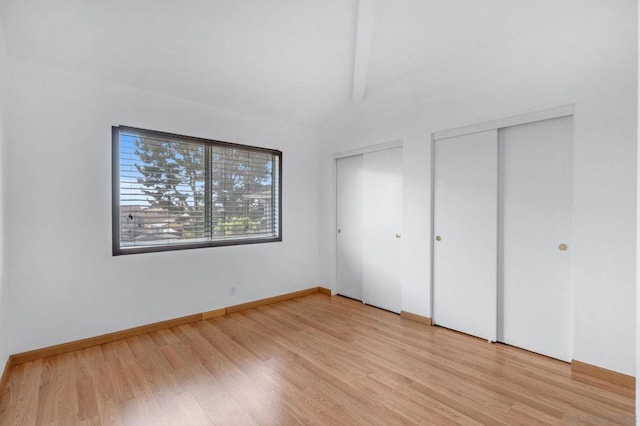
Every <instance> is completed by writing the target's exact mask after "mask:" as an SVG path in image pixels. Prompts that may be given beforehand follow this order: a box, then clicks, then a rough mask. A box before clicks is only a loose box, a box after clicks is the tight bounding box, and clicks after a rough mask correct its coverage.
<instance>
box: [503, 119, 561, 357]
mask: <svg viewBox="0 0 640 426" xmlns="http://www.w3.org/2000/svg"><path fill="white" fill-rule="evenodd" d="M571 141H572V119H571V117H563V118H556V119H552V120H545V121H539V122H535V123H530V124H523V125H519V126H513V127H508V128H505V129H502V130H500V150H501V156H502V174H503V176H502V177H503V211H502V224H503V244H502V250H501V251H502V257H503V261H502V264H503V278H502V290H501V298H500V299H501V304H502V305H503V306H502V312H503V314H502V318H501V324H502V325H501V327H500V328H501V334H502V335H501V336H500V340H501V341H503V342H505V343H508V344H510V345H514V346H518V347H521V348H524V349H528V350H531V351H534V352H538V353H541V354H544V355H548V356H551V357H554V358H558V359H561V360H564V361H570V360H571V346H572V343H571V335H572V333H571V312H572V311H571V274H572V272H571V270H572V264H571V248H572V247H571Z"/></svg>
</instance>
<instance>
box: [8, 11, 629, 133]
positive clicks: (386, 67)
mask: <svg viewBox="0 0 640 426" xmlns="http://www.w3.org/2000/svg"><path fill="white" fill-rule="evenodd" d="M614 1H625V0H614ZM606 4H607V1H603V0H483V1H478V0H269V1H265V0H181V1H175V0H101V1H89V0H2V1H1V2H0V19H2V27H3V30H4V32H5V40H6V45H7V51H8V54H9V55H11V56H13V57H15V58H19V59H23V60H27V61H32V62H36V63H39V64H42V65H46V66H53V67H58V68H62V69H66V70H69V71H72V72H76V73H86V74H89V75H92V76H94V77H97V78H103V79H107V80H111V81H115V82H119V83H123V84H127V85H131V86H135V87H139V88H143V89H147V90H152V91H155V92H160V93H166V94H169V95H173V96H178V97H181V98H186V99H190V100H194V101H197V102H202V103H206V104H210V105H215V106H218V107H223V108H229V109H233V110H236V111H239V112H242V113H247V114H253V115H258V116H263V117H268V118H272V119H276V120H282V121H287V122H292V123H296V124H300V125H305V126H311V127H315V128H320V127H322V126H324V125H325V124H326V123H327V122H328V121H330V120H331V119H332V117H335V116H336V114H340V113H341V112H343V111H347V110H349V109H352V108H354V105H355V107H357V106H358V104H360V103H366V102H367V101H368V99H369V98H370V97H371V96H375V94H376V92H379V91H384V90H385V88H387V89H388V88H390V87H397V86H394V85H397V84H398V83H399V82H405V83H406V84H404V86H403V87H400V88H398V90H400V91H402V90H404V91H407V92H411V94H412V95H413V96H422V97H428V96H431V94H432V93H433V90H434V88H436V87H438V86H442V85H452V86H456V85H463V86H464V84H465V83H467V84H468V83H469V81H471V80H477V79H478V78H479V77H478V76H484V77H483V78H485V80H486V79H487V78H488V79H489V80H490V76H491V75H493V74H495V73H496V71H497V70H499V69H500V68H504V66H505V64H504V63H502V62H503V61H502V59H504V58H505V57H509V58H511V60H510V62H509V63H508V64H507V65H506V66H510V67H512V68H514V67H515V68H514V69H513V71H514V72H516V71H517V68H518V66H519V65H526V67H524V66H523V70H522V73H523V75H524V77H525V78H526V77H527V75H528V72H527V70H526V69H525V68H527V67H529V68H531V66H532V65H534V64H538V66H539V65H540V62H543V61H551V62H550V64H547V66H560V67H562V66H563V61H574V60H575V59H576V57H575V55H576V54H579V55H582V56H583V57H584V56H585V55H584V54H585V52H583V51H578V52H577V53H576V50H575V48H576V47H578V48H579V49H583V50H584V45H582V44H581V40H579V39H577V37H582V36H581V35H580V34H583V33H582V32H579V31H577V32H576V31H574V30H575V29H576V27H577V26H578V27H580V26H581V27H584V26H585V25H588V26H593V32H594V39H598V40H600V39H602V38H603V37H608V34H598V31H599V27H598V25H597V22H589V21H588V19H593V16H596V15H597V14H594V13H592V12H593V8H599V9H601V10H602V11H603V13H604V14H605V15H606ZM589 10H591V13H589V14H586V13H585V11H589ZM587 17H588V19H587ZM605 18H606V17H605ZM615 42H616V41H615V37H613V38H611V42H610V44H615ZM552 44H553V45H554V48H556V49H555V52H556V53H555V56H553V57H551V58H549V57H548V55H549V52H550V49H549V47H550V46H551V45H552ZM558 46H559V49H558V48H557V47H558ZM607 46H609V44H605V45H603V46H601V48H600V51H596V52H594V53H593V54H587V55H586V56H588V57H592V59H593V61H594V64H585V65H587V66H596V63H597V62H596V61H601V60H602V58H601V57H600V56H599V55H601V54H602V53H603V52H604V53H605V54H606V49H607ZM572 55H573V56H572ZM608 60H615V57H614V56H613V55H612V57H611V58H609V59H608ZM533 68H535V67H533ZM542 69H544V68H542ZM518 72H519V71H518ZM530 72H533V71H530ZM535 72H536V75H538V74H540V72H539V69H536V70H535ZM498 74H499V75H503V74H504V73H498ZM530 77H531V76H530ZM541 77H542V78H544V75H542V76H541ZM501 78H502V77H501ZM536 78H539V77H536ZM485 83H487V81H485Z"/></svg>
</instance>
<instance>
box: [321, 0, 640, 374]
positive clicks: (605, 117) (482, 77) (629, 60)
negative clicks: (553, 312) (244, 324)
mask: <svg viewBox="0 0 640 426" xmlns="http://www.w3.org/2000/svg"><path fill="white" fill-rule="evenodd" d="M636 16H637V5H636V2H633V1H626V0H625V1H616V2H597V1H591V2H585V3H584V7H582V8H580V10H576V13H575V14H574V15H571V16H568V17H565V18H566V20H560V21H558V23H557V26H558V27H557V28H552V27H549V28H546V27H545V28H544V30H541V31H540V32H536V33H532V34H523V36H522V37H521V38H520V39H517V40H505V42H504V43H503V44H501V45H496V46H488V47H486V48H485V49H484V50H482V51H478V52H475V53H474V54H471V55H470V56H469V57H465V58H457V59H454V60H453V61H452V62H451V63H450V64H438V66H436V67H431V69H425V70H422V71H421V72H416V73H415V74H413V75H408V76H406V77H405V78H404V79H403V80H402V81H399V82H398V83H397V84H395V85H392V86H389V87H387V88H384V89H379V90H377V91H373V92H370V93H368V94H367V99H366V101H365V102H364V103H362V104H360V105H357V106H354V107H352V108H349V109H345V110H344V111H342V113H341V114H338V115H336V117H335V119H334V120H333V122H332V126H331V128H329V129H327V130H326V131H325V134H324V136H323V140H326V141H329V143H328V144H327V145H326V146H325V147H324V148H323V150H324V151H323V154H322V156H323V159H324V164H323V167H322V169H321V173H322V187H323V189H325V191H324V192H323V193H322V194H321V197H322V199H321V206H322V207H323V209H324V210H323V215H322V217H323V218H325V220H324V221H323V222H322V225H321V228H322V231H321V232H322V239H321V254H322V255H323V257H322V259H321V271H322V281H323V282H328V283H334V281H335V279H334V271H335V250H334V247H333V245H332V241H333V239H334V235H335V234H334V229H333V228H334V226H333V222H332V220H331V218H333V216H334V210H333V209H334V208H335V205H334V204H332V200H333V196H334V195H333V187H332V183H331V175H332V173H333V170H332V160H331V153H333V152H339V151H344V150H347V149H352V148H356V147H362V146H366V145H373V144H377V143H382V142H386V141H391V140H397V139H402V140H403V141H404V154H405V171H404V182H405V189H404V212H405V216H404V230H403V244H404V253H405V256H404V259H403V262H404V264H403V268H404V270H403V283H402V294H403V299H402V300H403V302H402V303H403V305H402V309H403V310H406V311H410V312H414V313H417V314H420V315H425V316H431V310H430V303H431V300H430V290H429V282H430V263H429V259H430V236H429V232H430V225H429V224H430V221H431V217H430V173H431V172H430V164H431V157H430V142H429V138H430V134H431V133H432V132H435V131H439V130H444V129H449V128H455V127H460V126H464V125H468V124H473V123H478V122H483V121H489V120H495V119H499V118H504V117H508V116H511V115H516V114H521V113H525V112H531V111H536V110H541V109H546V108H552V107H557V106H562V105H567V104H572V103H575V111H576V112H575V116H574V153H573V156H574V157H573V160H574V211H575V213H574V240H573V242H572V247H571V249H572V253H573V256H574V263H575V270H574V278H575V291H574V304H575V306H574V342H573V348H574V351H573V358H574V359H577V360H580V361H584V362H587V363H591V364H595V365H598V366H601V367H604V368H609V369H612V370H615V371H619V372H622V373H626V374H631V375H634V374H635V355H634V351H635V344H634V339H635V323H634V321H633V318H635V262H636V255H635V253H636V240H635V238H636V237H635V229H636V202H635V200H636V167H637V160H636V152H637V147H636V120H637V115H636V108H637V90H636V88H637V74H636V67H637V44H638V38H637V20H636ZM565 18H563V19H565ZM558 34H560V35H561V36H562V37H560V38H559V37H558ZM448 69H452V70H455V71H456V72H455V73H452V74H451V75H450V74H449V73H447V71H446V70H448ZM540 314H541V315H544V312H541V313H540Z"/></svg>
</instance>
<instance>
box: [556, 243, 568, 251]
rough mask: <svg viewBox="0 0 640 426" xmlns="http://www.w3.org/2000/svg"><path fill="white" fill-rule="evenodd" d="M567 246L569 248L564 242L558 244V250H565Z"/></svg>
mask: <svg viewBox="0 0 640 426" xmlns="http://www.w3.org/2000/svg"><path fill="white" fill-rule="evenodd" d="M568 248H569V246H568V245H566V244H565V243H561V244H560V245H559V246H558V250H560V251H566V250H567V249H568Z"/></svg>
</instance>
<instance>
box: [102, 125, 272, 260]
mask: <svg viewBox="0 0 640 426" xmlns="http://www.w3.org/2000/svg"><path fill="white" fill-rule="evenodd" d="M281 171H282V153H281V152H280V151H276V150H272V149H266V148H258V147H252V146H245V145H238V144H234V143H229V142H220V141H212V140H207V139H199V138H193V137H188V136H179V135H173V134H168V133H162V132H155V131H150V130H142V129H136V128H131V127H124V126H119V127H114V128H113V254H114V255H121V254H130V253H145V252H154V251H166V250H179V249H188V248H198V247H211V246H220V245H235V244H253V243H262V242H273V241H282V235H281V229H282V228H281V188H282V184H281Z"/></svg>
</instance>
